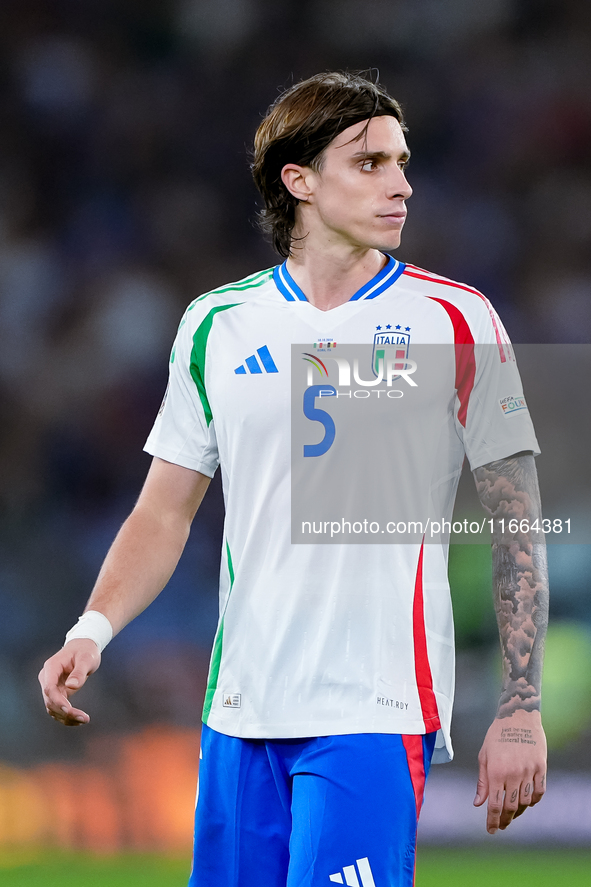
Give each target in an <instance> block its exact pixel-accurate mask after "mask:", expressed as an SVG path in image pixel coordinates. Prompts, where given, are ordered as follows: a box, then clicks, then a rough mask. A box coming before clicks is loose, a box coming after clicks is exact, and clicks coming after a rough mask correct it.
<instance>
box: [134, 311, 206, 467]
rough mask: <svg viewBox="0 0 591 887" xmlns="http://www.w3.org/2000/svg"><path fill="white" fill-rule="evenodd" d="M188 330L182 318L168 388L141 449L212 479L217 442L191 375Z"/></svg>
mask: <svg viewBox="0 0 591 887" xmlns="http://www.w3.org/2000/svg"><path fill="white" fill-rule="evenodd" d="M191 329H192V327H191V325H190V324H189V323H187V315H185V317H184V318H183V320H182V321H181V324H180V326H179V331H178V333H177V336H176V339H175V342H174V345H173V348H172V353H171V357H170V367H169V379H168V387H167V389H166V393H165V395H164V400H163V401H162V406H161V407H160V410H159V412H158V415H157V417H156V421H155V422H154V426H153V428H152V430H151V432H150V434H149V436H148V439H147V441H146V445H145V446H144V450H145V451H146V452H147V453H150V454H151V455H152V456H158V457H159V458H161V459H164V460H166V461H167V462H173V463H174V464H176V465H182V466H183V467H184V468H192V469H193V470H195V471H200V472H201V473H202V474H205V475H207V477H213V475H214V473H215V470H216V468H217V466H218V464H219V457H218V447H217V440H216V436H215V427H214V421H213V419H211V417H206V415H205V411H204V409H203V404H202V402H201V398H200V396H199V390H198V387H197V384H196V381H195V380H194V379H193V376H192V374H191V354H192V350H193V340H192V337H191ZM208 418H209V422H208Z"/></svg>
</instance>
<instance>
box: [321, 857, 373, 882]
mask: <svg viewBox="0 0 591 887" xmlns="http://www.w3.org/2000/svg"><path fill="white" fill-rule="evenodd" d="M356 863H357V867H355V866H354V865H346V866H344V868H343V875H344V876H345V880H344V881H343V875H341V873H340V872H335V874H334V875H329V878H330V880H331V881H333V882H334V883H335V884H347V887H376V882H375V881H374V879H373V875H372V872H371V867H370V865H369V859H368V858H367V856H364V857H363V859H357V860H356ZM357 872H359V877H358V876H357Z"/></svg>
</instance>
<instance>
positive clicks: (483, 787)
mask: <svg viewBox="0 0 591 887" xmlns="http://www.w3.org/2000/svg"><path fill="white" fill-rule="evenodd" d="M487 798H488V774H487V762H486V758H485V757H479V758H478V783H477V785H476V797H475V798H474V802H473V803H474V806H475V807H480V806H481V805H482V804H484V802H485V801H486V799H487Z"/></svg>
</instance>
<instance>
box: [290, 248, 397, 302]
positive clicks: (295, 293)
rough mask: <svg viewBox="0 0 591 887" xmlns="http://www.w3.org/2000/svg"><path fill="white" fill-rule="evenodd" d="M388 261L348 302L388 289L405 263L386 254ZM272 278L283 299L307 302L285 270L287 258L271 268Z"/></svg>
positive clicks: (370, 296) (374, 295) (372, 297)
mask: <svg viewBox="0 0 591 887" xmlns="http://www.w3.org/2000/svg"><path fill="white" fill-rule="evenodd" d="M387 259H388V261H387V262H386V264H385V265H384V267H383V268H382V270H381V271H378V273H377V274H376V276H375V277H372V279H371V280H370V281H368V282H367V283H365V284H364V285H363V286H362V287H361V289H358V290H357V292H356V293H355V294H354V295H353V296H351V298H350V299H349V301H350V302H357V301H358V300H359V299H375V298H376V296H379V295H380V293H383V292H384V290H386V289H388V287H389V286H392V284H393V283H394V282H395V281H396V280H398V278H399V277H400V275H401V274H402V272H403V271H404V269H405V267H406V265H405V264H404V262H398V261H397V260H396V259H394V258H393V257H392V256H387ZM273 280H274V281H275V284H276V286H277V289H278V290H279V292H280V293H281V295H282V296H283V298H284V299H286V300H287V301H288V302H307V301H308V300H307V298H306V296H305V294H304V293H303V292H302V290H301V289H300V288H299V286H298V285H297V283H296V282H295V280H294V279H293V277H292V276H291V274H290V273H289V271H288V270H287V259H286V260H285V262H284V263H283V265H276V266H275V268H274V269H273Z"/></svg>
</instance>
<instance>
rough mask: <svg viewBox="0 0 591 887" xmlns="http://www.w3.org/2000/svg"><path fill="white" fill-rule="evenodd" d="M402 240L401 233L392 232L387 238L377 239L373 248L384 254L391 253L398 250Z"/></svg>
mask: <svg viewBox="0 0 591 887" xmlns="http://www.w3.org/2000/svg"><path fill="white" fill-rule="evenodd" d="M401 240H402V237H401V232H399V231H398V232H390V233H389V234H388V235H387V236H382V237H380V238H376V242H375V244H374V245H373V247H374V249H379V250H380V252H382V253H390V252H392V250H394V249H398V247H399V246H400V242H401Z"/></svg>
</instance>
